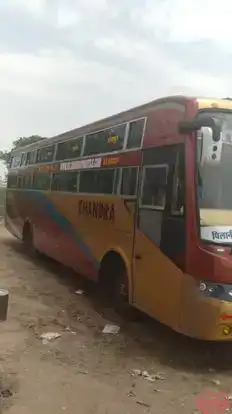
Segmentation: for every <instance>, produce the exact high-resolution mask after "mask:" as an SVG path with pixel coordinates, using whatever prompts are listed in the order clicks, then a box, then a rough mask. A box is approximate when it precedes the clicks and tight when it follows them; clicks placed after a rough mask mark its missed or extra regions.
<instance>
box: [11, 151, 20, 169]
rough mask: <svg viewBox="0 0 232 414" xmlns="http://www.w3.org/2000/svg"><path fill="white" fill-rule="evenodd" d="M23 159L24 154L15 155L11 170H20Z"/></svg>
mask: <svg viewBox="0 0 232 414" xmlns="http://www.w3.org/2000/svg"><path fill="white" fill-rule="evenodd" d="M21 158H22V154H20V155H15V156H14V157H13V160H12V163H11V168H18V167H20V164H21Z"/></svg>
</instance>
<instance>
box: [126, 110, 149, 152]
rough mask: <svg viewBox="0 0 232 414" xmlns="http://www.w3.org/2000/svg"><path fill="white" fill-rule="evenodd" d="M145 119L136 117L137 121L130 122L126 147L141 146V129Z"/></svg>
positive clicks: (142, 129)
mask: <svg viewBox="0 0 232 414" xmlns="http://www.w3.org/2000/svg"><path fill="white" fill-rule="evenodd" d="M144 123H145V119H144V118H143V119H138V120H137V121H132V122H130V125H129V134H128V141H127V149H129V148H139V147H140V146H141V142H142V137H143V131H144Z"/></svg>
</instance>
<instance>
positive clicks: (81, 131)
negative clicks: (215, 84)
mask: <svg viewBox="0 0 232 414" xmlns="http://www.w3.org/2000/svg"><path fill="white" fill-rule="evenodd" d="M188 101H195V102H196V104H197V106H198V108H199V109H203V108H212V109H215V108H223V109H228V110H232V100H230V99H217V98H204V97H202V98H197V97H193V96H192V97H191V96H184V95H177V96H167V97H163V98H160V99H155V100H153V101H151V102H148V103H145V104H143V105H139V106H136V107H133V108H131V109H128V110H125V111H122V112H119V113H117V114H114V115H111V116H109V117H106V118H103V119H100V120H98V121H95V122H92V123H90V124H87V125H84V126H80V127H78V128H75V129H72V130H70V131H67V132H64V133H62V134H59V135H55V136H53V137H49V138H45V139H43V140H41V141H38V142H36V143H33V144H29V145H26V146H24V147H20V148H18V149H16V150H15V151H13V153H18V152H21V151H22V150H26V151H28V150H30V149H33V148H40V147H44V146H48V145H50V144H53V143H56V142H62V141H66V140H68V139H70V138H75V137H78V136H82V135H86V134H90V133H92V132H95V131H100V130H102V129H105V128H109V127H111V126H115V125H118V124H120V123H123V122H128V121H131V120H133V119H138V118H142V117H144V116H146V115H147V114H148V113H149V111H151V110H153V109H154V108H155V107H156V106H159V105H161V104H164V103H171V102H173V103H177V104H180V105H186V104H187V102H188Z"/></svg>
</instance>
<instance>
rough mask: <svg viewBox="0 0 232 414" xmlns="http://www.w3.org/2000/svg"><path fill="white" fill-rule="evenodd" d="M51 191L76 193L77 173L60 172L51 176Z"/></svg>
mask: <svg viewBox="0 0 232 414" xmlns="http://www.w3.org/2000/svg"><path fill="white" fill-rule="evenodd" d="M52 190H53V191H71V192H76V191H77V173H76V172H62V173H56V174H53V177H52Z"/></svg>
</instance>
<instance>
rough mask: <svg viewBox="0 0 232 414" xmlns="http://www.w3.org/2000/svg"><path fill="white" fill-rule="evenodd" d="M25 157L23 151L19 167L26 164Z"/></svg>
mask: <svg viewBox="0 0 232 414" xmlns="http://www.w3.org/2000/svg"><path fill="white" fill-rule="evenodd" d="M26 159H27V154H26V153H25V152H23V154H22V159H21V167H24V165H26Z"/></svg>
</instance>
